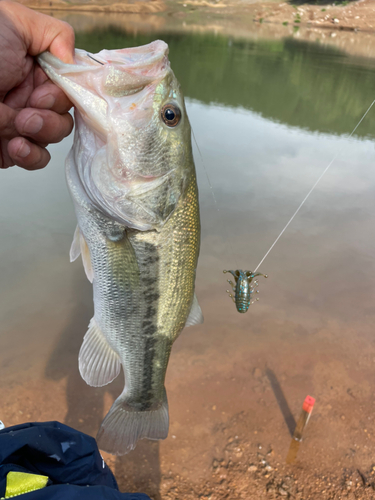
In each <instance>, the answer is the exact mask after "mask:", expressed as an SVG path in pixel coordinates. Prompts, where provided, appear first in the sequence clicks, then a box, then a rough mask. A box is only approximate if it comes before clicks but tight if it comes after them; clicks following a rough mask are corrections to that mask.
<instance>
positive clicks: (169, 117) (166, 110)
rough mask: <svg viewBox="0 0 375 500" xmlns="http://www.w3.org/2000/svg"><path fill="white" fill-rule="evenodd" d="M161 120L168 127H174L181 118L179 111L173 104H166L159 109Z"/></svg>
mask: <svg viewBox="0 0 375 500" xmlns="http://www.w3.org/2000/svg"><path fill="white" fill-rule="evenodd" d="M161 117H162V120H163V122H164V123H165V124H166V125H168V127H175V126H176V125H177V124H178V123H179V121H180V120H181V111H180V108H179V107H178V106H176V105H175V104H166V105H165V106H163V108H162V110H161Z"/></svg>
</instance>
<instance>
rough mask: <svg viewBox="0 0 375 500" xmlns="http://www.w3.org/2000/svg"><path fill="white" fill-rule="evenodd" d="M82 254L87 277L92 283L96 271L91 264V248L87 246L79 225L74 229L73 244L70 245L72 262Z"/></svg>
mask: <svg viewBox="0 0 375 500" xmlns="http://www.w3.org/2000/svg"><path fill="white" fill-rule="evenodd" d="M80 254H81V256H82V262H83V267H84V269H85V273H86V276H87V279H88V280H89V282H90V283H92V280H93V279H94V272H93V270H92V265H91V257H90V250H89V247H88V246H87V243H86V240H85V238H84V237H83V235H82V233H81V231H80V229H79V227H78V226H77V227H76V230H75V231H74V236H73V242H72V246H71V247H70V253H69V257H70V262H74V261H75V260H76V259H77V258H78V257H79V255H80Z"/></svg>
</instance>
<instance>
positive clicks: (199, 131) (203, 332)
mask: <svg viewBox="0 0 375 500" xmlns="http://www.w3.org/2000/svg"><path fill="white" fill-rule="evenodd" d="M156 36H157V35H155V34H150V35H149V36H138V37H130V36H128V35H127V34H126V33H123V32H120V31H112V32H109V31H105V32H104V31H103V32H99V33H89V34H79V35H78V36H77V45H78V46H81V47H84V48H87V49H88V50H91V51H96V50H99V49H100V48H102V47H103V46H106V47H107V48H113V47H114V46H126V45H138V44H140V43H146V42H148V41H150V40H151V39H154V38H155V37H156ZM163 38H164V39H166V41H167V42H168V43H169V44H170V50H171V54H170V55H171V61H172V66H173V68H174V70H175V72H176V74H177V76H178V78H179V79H180V81H181V84H182V87H183V89H184V92H185V94H186V95H187V96H188V99H187V108H188V112H189V116H190V120H191V123H192V127H193V129H194V133H195V136H196V138H197V141H198V144H199V148H200V150H201V153H202V157H203V160H202V159H201V158H200V155H199V154H197V152H196V151H195V153H196V155H195V157H196V162H197V170H198V181H199V182H198V183H199V190H200V203H201V210H202V225H203V235H202V236H203V238H202V250H201V256H200V261H199V269H198V273H197V295H198V297H199V301H200V303H201V307H202V309H203V311H204V314H205V324H204V325H202V326H200V327H195V328H192V329H191V331H187V332H185V333H184V334H183V335H181V337H180V338H179V339H178V340H177V342H176V344H175V346H174V348H173V353H172V357H171V361H170V366H169V370H168V375H167V388H168V394H169V402H170V409H171V431H170V438H168V440H167V441H165V442H163V443H160V444H159V443H149V442H142V443H141V444H140V445H139V446H138V448H137V450H136V451H135V452H134V453H132V454H131V455H129V456H128V457H124V458H117V459H113V463H112V465H113V466H114V468H115V470H116V473H117V477H118V479H119V482H120V486H121V488H122V489H123V490H125V489H128V490H137V489H138V490H139V489H141V490H144V491H146V492H148V493H150V494H152V495H153V496H154V497H155V498H158V497H159V496H160V495H159V486H160V481H161V477H162V475H164V476H165V475H166V474H167V475H168V474H169V471H171V473H170V475H171V477H174V475H175V474H181V475H182V476H183V477H185V478H189V480H191V481H192V482H194V481H197V478H199V477H201V476H202V477H203V479H204V478H206V477H209V474H211V472H210V471H211V469H210V467H211V463H212V460H213V458H214V457H216V456H217V455H219V454H220V453H221V452H222V448H223V446H224V445H223V444H222V441H223V440H224V437H223V436H224V435H225V433H224V431H222V429H229V430H228V432H231V433H232V434H234V433H237V432H240V431H241V430H242V432H243V435H244V436H245V438H244V439H247V436H251V435H252V432H253V429H257V432H258V434H257V438H256V439H259V440H261V439H264V440H265V441H266V442H267V443H269V442H274V443H276V445H275V446H274V447H275V449H276V453H279V456H280V457H281V458H280V460H281V459H282V456H283V453H284V448H286V450H287V447H288V446H289V441H290V438H289V433H288V428H289V430H291V427H292V425H293V412H294V414H295V412H296V411H298V410H299V409H300V406H301V403H302V401H303V398H304V397H305V396H306V394H307V393H309V392H314V395H315V396H317V397H318V403H317V410H316V411H317V413H316V414H315V415H316V417H315V416H314V418H316V419H317V420H312V423H311V424H309V425H311V426H312V427H311V428H312V429H314V432H315V434H314V442H313V445H312V447H313V448H314V453H315V454H317V455H318V456H319V459H321V460H322V463H324V466H330V467H334V466H336V464H338V463H339V460H342V461H343V463H344V465H345V464H347V462H350V460H354V459H353V458H347V457H346V455H345V453H346V451H345V450H347V448H348V447H349V445H350V443H351V440H352V439H353V437H352V433H353V432H354V431H353V429H355V432H357V427H356V426H358V425H359V426H360V424H358V422H359V421H360V420H361V419H362V420H363V419H367V418H370V417H371V414H370V413H368V414H367V413H366V411H367V410H366V409H364V408H369V412H371V408H372V407H371V406H370V405H368V406H367V403H368V401H369V399H370V398H371V390H370V386H369V382H368V381H369V380H370V379H371V377H373V365H372V363H373V361H372V360H373V359H375V348H374V341H373V323H374V321H375V314H374V308H373V297H374V294H375V266H374V259H373V255H374V253H375V243H374V241H373V237H372V234H373V224H374V215H373V214H374V213H375V197H374V195H373V193H374V190H375V174H374V169H373V165H374V160H375V152H374V145H373V143H372V142H371V141H370V140H369V139H367V138H365V136H367V135H372V134H373V130H375V128H374V120H375V113H372V114H369V116H368V117H367V118H366V120H365V121H364V123H363V124H362V125H361V127H360V128H359V129H358V135H357V137H356V138H352V139H350V140H349V139H348V137H347V135H344V133H345V134H348V133H349V132H350V131H351V130H352V129H353V127H354V125H355V124H356V122H357V121H358V120H359V118H360V115H361V114H362V113H363V112H364V111H365V109H366V108H367V105H368V103H369V101H370V102H371V100H372V97H373V96H372V95H371V92H372V85H371V78H372V76H373V69H372V63H370V62H369V61H364V60H360V61H357V60H354V59H352V58H348V57H346V56H343V55H342V54H340V53H338V52H334V51H325V50H322V49H320V48H318V47H317V46H316V45H311V46H308V45H305V44H298V43H295V42H291V41H285V40H284V41H280V42H272V43H271V42H270V43H266V42H264V43H263V42H262V43H261V42H259V43H258V42H254V43H250V42H243V41H236V40H232V41H230V40H228V39H225V38H220V37H216V38H215V37H205V36H192V37H187V36H182V35H181V36H169V35H168V36H163ZM317 132H321V133H317ZM322 132H325V133H322ZM70 144H71V138H70V139H68V140H67V141H64V143H62V144H60V145H56V146H53V147H51V153H52V162H51V165H50V166H49V167H48V168H47V169H46V170H44V171H42V172H34V173H30V172H25V171H21V170H20V169H16V168H13V169H10V170H8V171H5V172H1V176H2V183H1V185H0V192H1V196H0V208H1V210H0V218H1V227H2V239H1V246H0V256H1V259H0V275H1V289H0V294H1V298H0V314H1V318H2V323H1V336H0V370H1V380H2V384H1V386H0V399H1V401H2V406H1V408H0V409H1V412H2V413H1V414H0V418H1V420H3V421H4V422H5V423H7V424H13V423H19V422H21V421H24V420H25V419H26V418H28V419H30V420H33V419H35V420H49V419H59V420H62V421H65V422H66V423H68V424H70V425H72V426H73V427H76V428H78V429H81V430H83V431H85V432H87V433H89V434H92V435H95V433H96V431H97V429H98V427H99V424H100V422H101V420H102V418H103V413H105V411H106V410H108V408H109V406H110V403H111V401H112V400H113V399H114V398H115V397H117V395H118V394H119V393H120V392H121V389H122V381H121V380H117V381H115V382H114V383H112V384H111V385H110V386H108V387H106V388H101V389H95V388H89V387H88V386H87V385H86V384H85V383H84V382H83V381H82V380H81V379H80V376H79V373H78V366H77V356H78V350H79V347H80V344H81V341H82V337H83V335H84V333H85V331H86V328H87V324H88V322H89V319H90V317H91V315H92V290H91V285H90V284H89V283H88V282H87V280H86V278H85V275H84V272H83V269H82V266H81V263H80V262H75V263H74V264H69V262H68V252H69V247H70V243H71V239H72V236H73V232H74V228H75V224H76V223H75V216H74V213H73V207H72V204H71V201H70V199H69V195H68V192H67V189H66V186H65V180H64V172H63V159H64V158H65V156H66V154H67V151H68V149H69V147H70ZM340 151H341V153H340V155H339V157H338V158H337V160H336V161H335V163H334V164H333V165H332V167H331V169H330V171H329V172H328V173H327V175H326V177H325V178H324V179H323V180H322V182H321V184H320V185H319V187H318V188H317V190H316V191H315V192H314V193H313V195H312V196H311V197H310V198H309V200H308V202H307V203H306V205H305V207H304V209H303V210H301V213H300V214H299V215H298V217H297V218H296V219H295V221H294V222H293V224H292V225H291V226H290V228H289V229H288V231H287V232H286V233H285V235H284V236H283V238H282V239H281V240H280V242H279V243H278V244H277V246H276V247H275V249H274V250H273V251H272V253H271V254H270V256H269V257H268V258H267V260H266V261H265V263H264V265H263V266H262V268H261V271H263V272H267V273H268V274H269V275H270V277H269V279H268V280H264V281H263V282H262V283H261V286H260V290H261V295H260V297H261V302H260V303H259V304H256V305H255V306H252V307H251V309H250V311H249V312H248V313H247V314H246V315H240V314H238V313H236V311H235V308H234V306H233V303H232V301H231V300H230V299H229V298H228V297H227V295H226V293H225V289H226V283H225V277H224V275H223V274H222V270H223V269H227V268H228V267H230V268H233V267H235V268H241V267H242V268H254V267H255V266H256V265H257V264H258V262H259V261H260V259H261V258H262V257H263V255H264V254H265V252H266V250H268V248H269V246H270V245H271V244H272V243H273V241H274V239H275V238H276V236H277V235H278V234H279V232H280V231H281V229H282V228H283V227H284V225H285V223H286V222H287V221H288V220H289V218H290V216H291V214H292V213H293V212H294V210H295V209H296V208H297V206H298V205H299V203H300V202H301V200H302V199H303V197H304V196H305V194H306V193H307V192H308V190H309V189H310V187H311V186H312V185H313V183H314V182H315V180H316V179H317V177H318V176H319V175H320V173H321V172H322V171H323V170H324V168H325V167H326V166H327V164H328V163H329V161H330V160H331V159H332V158H333V157H334V156H335V154H336V153H337V152H340ZM206 172H207V173H208V175H209V178H210V181H211V184H212V186H213V189H214V192H215V197H216V200H217V206H216V205H215V203H214V200H213V198H212V194H211V191H210V187H209V184H208V182H207V177H206ZM218 209H219V211H218ZM359 363H362V364H361V366H360V367H359ZM255 366H257V367H259V370H260V371H261V373H265V374H266V375H267V374H268V379H267V376H264V377H259V378H256V377H254V376H252V371H253V369H254V367H255ZM267 367H272V370H271V368H268V371H267ZM270 382H271V384H270ZM270 387H271V389H272V388H273V394H271V395H268V392H267V391H268V389H269V388H270ZM281 387H282V391H281ZM9 388H11V389H12V390H8V389H9ZM348 388H349V389H350V392H348ZM310 389H313V391H312V390H311V391H310ZM269 392H271V391H269ZM350 394H354V395H355V398H357V399H356V401H357V402H358V403H357V406H355V408H356V409H355V410H353V415H352V416H351V417H350V416H349V411H348V410H347V408H348V406H349V407H351V406H352V399H353V397H352V396H351V395H350ZM275 396H276V401H275ZM345 398H347V399H345ZM348 401H349V403H348ZM278 405H279V406H278ZM340 405H341V406H340ZM332 407H333V408H334V410H332ZM213 408H215V409H213ZM319 408H320V410H319ZM343 408H344V410H343ZM353 408H354V405H353ZM343 411H345V412H347V420H346V422H348V421H349V419H350V418H352V420H350V421H351V427H346V426H344V423H342V426H343V427H342V428H341V430H340V439H338V436H337V429H336V427H335V426H336V425H337V418H336V417H337V415H339V417H338V418H340V412H343ZM20 412H21V413H20ZM26 412H28V414H29V415H30V416H29V417H27V415H26ZM332 412H333V416H332ZM355 412H357V413H355ZM241 419H242V420H241ZM314 421H315V422H316V424H315V427H314ZM238 422H239V423H238ZM241 422H242V423H241ZM285 422H286V423H287V426H286V425H285ZM340 422H341V420H340ZM366 422H367V420H366ZM366 425H367V427H368V428H369V429H370V430H369V434H371V433H372V432H371V425H372V424H371V422H367V424H366ZM241 426H242V427H241ZM238 429H239V431H238ZM335 429H336V433H335V432H334V431H335ZM344 431H345V432H344ZM374 433H375V432H374ZM172 436H175V438H173V437H172ZM356 436H357V435H356ZM249 439H250V438H249ZM358 439H359V438H358V436H357V437H356V440H357V441H356V442H358ZM330 440H331V441H332V440H333V442H330ZM327 442H330V446H329V447H328V448H329V452H328V451H327V448H326V447H327ZM359 442H360V441H359ZM360 443H361V442H360ZM203 444H204V448H202V446H203ZM306 446H308V443H307V444H306ZM306 450H307V451H306V453H305V455H303V454H301V455H300V456H301V457H302V459H303V460H304V461H305V462H304V463H306V464H307V465H308V466H309V464H311V460H313V459H312V458H311V457H312V455H313V453H311V454H309V452H308V450H309V448H306ZM310 451H311V450H310ZM285 454H286V451H285V453H284V455H285ZM355 456H356V458H355V460H362V461H363V460H365V461H366V460H367V461H369V460H372V457H371V453H370V452H369V451H368V450H367V451H366V447H365V446H360V450H358V451H357V452H356V455H355ZM351 457H352V456H351ZM358 457H359V458H358ZM278 459H279V457H278ZM350 463H352V462H350Z"/></svg>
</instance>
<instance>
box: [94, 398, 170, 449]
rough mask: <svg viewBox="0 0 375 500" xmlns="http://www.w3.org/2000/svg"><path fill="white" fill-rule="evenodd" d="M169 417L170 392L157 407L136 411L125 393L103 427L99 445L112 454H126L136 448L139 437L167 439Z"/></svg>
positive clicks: (99, 436) (98, 440)
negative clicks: (128, 401)
mask: <svg viewBox="0 0 375 500" xmlns="http://www.w3.org/2000/svg"><path fill="white" fill-rule="evenodd" d="M168 429H169V416H168V401H167V394H166V392H165V389H164V396H163V399H162V401H161V402H160V404H159V405H158V406H157V407H153V408H150V409H149V410H137V409H135V408H134V407H132V406H130V405H129V404H128V403H127V401H126V394H124V393H122V394H121V395H120V396H119V397H118V398H117V399H116V401H115V402H114V403H113V405H112V408H111V409H110V410H109V412H108V414H107V415H106V417H105V419H104V420H103V422H102V425H101V426H100V429H99V432H98V435H97V437H96V440H97V442H98V447H99V448H100V449H101V450H103V451H106V452H108V453H111V454H112V455H125V454H126V453H129V451H131V450H134V448H135V446H136V444H137V442H138V440H139V439H145V438H147V439H165V438H166V437H167V436H168Z"/></svg>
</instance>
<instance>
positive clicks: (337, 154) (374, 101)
mask: <svg viewBox="0 0 375 500" xmlns="http://www.w3.org/2000/svg"><path fill="white" fill-rule="evenodd" d="M374 103H375V99H374V100H373V101H372V103H371V104H370V106H369V107H368V108H367V111H366V112H365V114H364V115H363V116H362V118H361V119H360V120H359V122H358V123H357V125H356V126H355V127H354V129H353V130H352V133H351V134H350V135H349V137H348V139H350V138H351V137H352V135H353V134H354V132H355V131H356V130H357V128H358V127H359V126H360V124H361V123H362V121H363V120H364V119H365V117H366V115H367V113H368V112H369V111H370V109H371V108H372V106H373V105H374ZM344 147H346V145H345V146H343V147H342V148H341V149H340V151H338V152H337V153H336V155H335V156H334V157H333V159H332V160H331V161H330V162H329V163H328V165H327V166H326V168H325V169H324V170H323V172H322V173H321V174H320V176H319V178H318V179H317V181H316V182H315V184H314V185H313V187H312V188H311V189H310V191H309V192H308V193H307V195H306V196H305V197H304V199H303V200H302V201H301V203H300V205H299V207H298V208H297V210H296V211H295V212H294V214H293V215H292V217H291V218H290V219H289V222H287V224H286V225H285V227H284V229H283V230H282V231H281V233H280V234H279V236H278V237H277V238H276V240H275V241H274V242H273V243H272V245H271V246H270V248H269V250H268V251H267V252H266V254H265V256H264V257H263V259H262V260H261V261H260V262H259V264H258V265H257V267H256V268H255V269H254V271H253V272H254V273H255V272H256V271H257V270H258V269H259V267H260V266H261V264H263V262H264V260H265V259H266V257H267V256H268V254H269V253H270V252H271V250H272V249H273V247H274V246H275V245H276V243H277V242H278V241H279V239H280V238H281V236H282V235H283V234H284V232H285V230H286V229H287V227H288V226H289V224H290V223H291V222H292V221H293V219H294V217H295V216H296V215H297V214H298V212H299V211H300V209H301V208H302V207H303V205H304V204H305V202H306V200H307V198H308V197H309V196H310V194H311V193H312V192H313V191H314V189H315V188H316V186H317V185H318V184H319V182H320V180H321V179H322V178H323V176H324V175H325V173H326V172H327V171H328V169H329V168H330V166H331V165H332V163H333V162H334V161H335V160H336V158H337V157H338V156H339V155H340V154H341V152H342V150H343V148H344Z"/></svg>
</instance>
